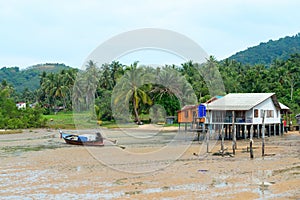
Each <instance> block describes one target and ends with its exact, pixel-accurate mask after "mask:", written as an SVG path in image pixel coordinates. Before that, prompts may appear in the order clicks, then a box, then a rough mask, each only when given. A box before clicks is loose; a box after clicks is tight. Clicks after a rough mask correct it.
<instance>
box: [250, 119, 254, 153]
mask: <svg viewBox="0 0 300 200" xmlns="http://www.w3.org/2000/svg"><path fill="white" fill-rule="evenodd" d="M253 157H254V155H253V124H252V125H251V128H250V158H253Z"/></svg>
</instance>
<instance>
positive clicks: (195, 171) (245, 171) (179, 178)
mask: <svg viewBox="0 0 300 200" xmlns="http://www.w3.org/2000/svg"><path fill="white" fill-rule="evenodd" d="M158 128H159V127H158ZM142 129H143V130H142V131H141V129H139V128H137V129H127V130H126V131H124V130H123V131H120V130H113V131H112V130H103V133H104V134H105V135H106V136H108V137H110V138H113V139H117V140H118V141H119V144H120V145H123V146H125V147H126V149H125V150H122V149H121V148H119V147H118V146H113V144H111V143H109V142H107V143H106V146H105V147H101V148H97V147H80V146H71V145H67V144H65V143H64V141H63V140H62V139H60V138H59V135H58V132H57V131H51V132H49V131H47V130H34V131H31V132H30V131H25V132H24V133H22V134H12V135H0V159H1V163H0V168H1V171H0V199H24V198H28V199H216V198H218V199H299V198H300V192H299V191H300V190H299V188H300V134H299V133H298V132H297V133H296V132H295V133H289V134H286V135H284V136H282V137H280V136H276V137H270V138H266V153H267V154H268V156H266V157H264V158H262V156H261V148H260V147H261V143H260V140H258V139H256V140H255V141H254V147H255V148H254V156H255V157H254V159H253V160H251V159H250V158H249V153H248V152H247V145H248V141H244V140H239V141H238V149H237V151H236V156H234V157H231V156H225V157H221V156H213V155H212V154H213V153H215V152H218V150H219V149H220V143H219V141H211V144H210V146H211V147H212V148H211V152H212V153H209V154H206V153H205V150H206V145H205V144H202V143H201V142H200V143H198V142H190V141H188V140H189V137H188V136H186V135H182V134H181V136H180V137H177V138H176V135H177V132H176V131H175V130H174V131H173V130H167V129H164V131H161V130H158V131H157V130H152V131H151V130H149V127H148V129H147V128H146V127H145V126H144V127H143V128H142ZM170 129H172V128H170ZM89 131H90V132H93V130H89ZM149 134H150V136H149ZM132 135H135V137H133V136H132ZM174 137H175V138H176V139H174ZM171 141H173V143H172V142H171ZM214 143H215V144H214ZM226 146H227V147H228V151H229V152H231V141H226Z"/></svg>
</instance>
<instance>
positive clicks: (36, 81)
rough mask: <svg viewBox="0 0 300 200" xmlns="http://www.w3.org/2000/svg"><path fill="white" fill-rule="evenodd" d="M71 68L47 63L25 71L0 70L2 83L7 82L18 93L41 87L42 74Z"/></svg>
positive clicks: (15, 69)
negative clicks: (26, 89)
mask: <svg viewBox="0 0 300 200" xmlns="http://www.w3.org/2000/svg"><path fill="white" fill-rule="evenodd" d="M70 68H71V67H69V66H66V65H65V64H59V63H46V64H38V65H34V66H30V67H28V68H26V69H24V70H20V69H19V67H9V68H7V67H3V68H1V69H0V82H2V80H6V81H7V82H8V83H9V84H11V85H13V86H14V88H15V90H16V91H17V92H22V91H23V90H24V89H25V88H28V89H29V90H31V91H32V90H35V89H37V88H39V85H40V75H41V74H42V72H44V71H45V72H47V73H50V72H53V73H56V72H59V71H61V70H63V69H70Z"/></svg>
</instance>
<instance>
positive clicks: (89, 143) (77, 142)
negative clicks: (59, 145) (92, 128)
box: [63, 137, 104, 146]
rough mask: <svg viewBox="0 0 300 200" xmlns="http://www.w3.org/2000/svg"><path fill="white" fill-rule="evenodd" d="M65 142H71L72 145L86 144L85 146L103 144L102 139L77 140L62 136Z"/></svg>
mask: <svg viewBox="0 0 300 200" xmlns="http://www.w3.org/2000/svg"><path fill="white" fill-rule="evenodd" d="M63 139H64V140H65V142H66V143H67V144H73V145H86V146H104V143H103V141H85V142H83V141H78V140H72V139H68V138H65V137H64V138H63Z"/></svg>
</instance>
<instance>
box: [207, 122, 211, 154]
mask: <svg viewBox="0 0 300 200" xmlns="http://www.w3.org/2000/svg"><path fill="white" fill-rule="evenodd" d="M210 131H211V124H210V125H209V126H208V130H207V132H206V153H209V136H210Z"/></svg>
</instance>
